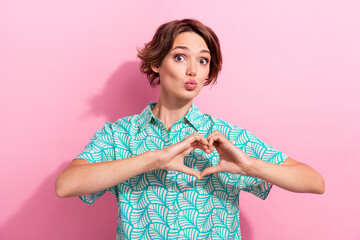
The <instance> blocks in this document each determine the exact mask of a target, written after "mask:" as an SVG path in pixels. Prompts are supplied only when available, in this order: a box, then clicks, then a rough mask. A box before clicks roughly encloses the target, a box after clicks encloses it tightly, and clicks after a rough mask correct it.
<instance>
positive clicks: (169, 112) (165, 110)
mask: <svg viewBox="0 0 360 240" xmlns="http://www.w3.org/2000/svg"><path fill="white" fill-rule="evenodd" d="M191 104H192V99H186V100H184V99H181V100H179V99H176V100H175V99H172V100H171V99H166V100H165V99H164V98H162V97H161V95H160V98H159V100H158V102H157V104H156V105H155V107H154V108H153V109H152V112H153V115H154V116H155V117H156V118H158V119H159V120H160V121H161V122H163V123H164V125H165V127H166V129H168V130H169V131H170V129H171V126H172V125H173V124H174V123H176V121H177V120H179V118H181V117H183V116H185V115H186V113H187V112H188V111H189V109H190V107H191Z"/></svg>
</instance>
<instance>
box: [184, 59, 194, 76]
mask: <svg viewBox="0 0 360 240" xmlns="http://www.w3.org/2000/svg"><path fill="white" fill-rule="evenodd" d="M196 71H197V69H196V61H189V62H188V66H187V69H186V75H188V76H196Z"/></svg>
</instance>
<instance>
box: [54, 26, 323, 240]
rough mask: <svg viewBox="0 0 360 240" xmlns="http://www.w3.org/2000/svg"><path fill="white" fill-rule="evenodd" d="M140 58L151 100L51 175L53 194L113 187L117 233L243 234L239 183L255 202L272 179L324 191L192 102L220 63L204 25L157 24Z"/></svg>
mask: <svg viewBox="0 0 360 240" xmlns="http://www.w3.org/2000/svg"><path fill="white" fill-rule="evenodd" d="M138 56H139V58H140V59H141V60H142V64H141V67H140V69H141V71H142V72H143V73H145V74H146V75H147V77H148V79H149V81H150V84H151V86H156V85H160V88H161V91H160V96H159V99H158V102H157V103H150V104H149V105H148V106H147V107H146V108H145V109H144V110H143V111H142V112H141V113H140V114H138V115H133V116H128V117H124V118H121V119H119V120H117V121H116V122H115V123H110V122H108V123H106V124H105V126H104V128H103V129H101V130H99V131H97V132H96V133H95V135H94V137H93V138H92V139H91V142H90V143H89V144H88V145H87V146H86V147H85V150H84V151H83V152H82V153H81V154H80V155H79V156H78V157H77V158H76V159H75V160H74V161H73V162H72V163H71V164H70V165H69V166H68V167H67V168H66V169H65V170H64V171H63V172H62V173H61V174H60V175H59V176H58V178H57V180H56V194H57V195H58V196H59V197H70V196H80V198H81V199H82V200H83V201H84V202H86V203H88V204H92V203H93V202H94V201H95V200H96V199H97V198H98V197H99V196H101V195H103V194H104V193H105V191H110V192H112V193H113V194H115V196H116V198H117V202H118V208H119V218H118V228H117V239H138V238H139V239H157V238H159V237H160V238H164V239H178V238H182V237H186V238H190V239H207V238H210V239H217V238H226V239H241V234H240V222H239V207H238V200H239V192H240V190H244V191H247V192H250V193H253V194H255V195H256V196H258V197H260V198H262V199H265V198H266V197H267V195H268V194H269V191H270V189H271V187H272V185H273V184H275V185H277V186H279V187H281V188H283V189H286V190H289V191H293V192H308V193H319V194H321V193H323V192H324V191H325V187H324V180H323V178H322V176H321V175H320V174H319V173H318V172H316V171H315V170H314V169H312V168H311V167H309V166H307V165H305V164H302V163H300V162H298V161H296V160H294V159H292V158H290V157H288V156H286V155H285V154H283V153H281V152H279V151H277V150H276V149H274V148H272V147H271V146H269V145H267V144H265V143H263V142H262V141H261V140H260V139H258V138H257V137H256V136H254V135H253V134H251V133H250V132H249V131H247V130H245V129H242V128H239V127H237V126H235V125H232V124H230V123H228V122H226V121H223V120H221V119H216V118H213V117H211V116H210V115H208V114H202V113H201V112H200V111H199V109H198V108H197V107H196V106H195V105H194V104H193V103H192V102H193V99H194V98H195V97H196V96H197V95H198V94H199V93H200V91H201V89H202V87H203V86H206V85H208V84H210V83H212V84H214V83H215V81H216V79H217V75H218V72H219V71H220V70H221V65H222V57H221V51H220V45H219V41H218V38H217V36H216V35H215V33H214V32H213V31H212V30H211V29H210V28H209V27H206V26H204V25H203V24H202V23H200V22H198V21H196V20H193V19H183V20H176V21H171V22H168V23H165V24H163V25H161V26H160V27H159V28H158V30H157V31H156V33H155V35H154V37H153V39H152V41H150V42H149V43H147V44H145V47H144V48H143V49H141V50H139V54H138Z"/></svg>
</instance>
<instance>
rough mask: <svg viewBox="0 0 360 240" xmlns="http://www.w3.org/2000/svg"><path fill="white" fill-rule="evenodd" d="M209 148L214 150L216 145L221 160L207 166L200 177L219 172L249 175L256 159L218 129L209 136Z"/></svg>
mask: <svg viewBox="0 0 360 240" xmlns="http://www.w3.org/2000/svg"><path fill="white" fill-rule="evenodd" d="M207 140H208V142H209V148H210V151H211V152H212V151H213V150H214V147H215V148H216V150H217V152H218V153H219V158H220V161H219V163H218V164H217V165H216V166H212V167H208V168H205V169H204V170H203V171H202V172H201V173H200V177H204V176H206V175H208V174H212V173H217V172H228V173H234V174H242V175H249V173H250V172H251V169H252V163H253V161H254V160H255V159H253V158H251V157H249V156H248V155H247V154H246V153H245V152H243V151H242V150H241V149H240V148H238V147H236V146H235V145H234V144H233V143H232V142H231V141H230V140H229V139H227V138H226V137H225V136H224V135H222V134H221V133H220V132H218V131H216V130H215V131H214V132H212V133H211V134H210V135H209V136H208V138H207Z"/></svg>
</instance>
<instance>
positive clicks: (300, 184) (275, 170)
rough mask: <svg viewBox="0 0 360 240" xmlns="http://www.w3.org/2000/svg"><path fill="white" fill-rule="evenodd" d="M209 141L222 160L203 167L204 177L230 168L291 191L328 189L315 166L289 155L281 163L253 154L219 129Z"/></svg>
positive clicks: (237, 172)
mask: <svg viewBox="0 0 360 240" xmlns="http://www.w3.org/2000/svg"><path fill="white" fill-rule="evenodd" d="M208 141H209V148H210V150H211V151H212V150H213V147H214V146H215V147H216V150H217V151H218V153H219V156H220V161H219V164H218V165H216V166H212V167H209V168H206V169H204V170H203V171H202V172H201V173H200V176H201V177H203V176H205V175H207V174H211V173H215V172H229V173H235V174H242V175H247V176H251V177H257V178H261V179H264V180H266V181H268V182H270V183H272V184H275V185H277V186H278V187H281V188H283V189H286V190H288V191H292V192H302V193H305V192H307V193H319V194H322V193H324V192H325V184H324V179H323V177H322V176H321V175H320V174H319V173H318V172H317V171H315V170H314V169H313V168H311V167H309V166H307V165H305V164H303V163H300V162H298V161H295V160H294V159H292V158H287V159H286V160H285V161H284V162H283V163H282V164H280V165H277V164H272V163H267V162H264V161H262V160H259V159H256V158H252V157H250V156H248V155H247V154H246V153H244V152H243V151H242V150H241V149H240V148H238V147H236V146H235V145H234V144H233V143H232V142H231V141H230V140H228V139H227V138H226V137H225V136H224V135H222V134H221V133H220V132H218V131H214V132H212V133H211V134H210V135H209V137H208Z"/></svg>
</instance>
